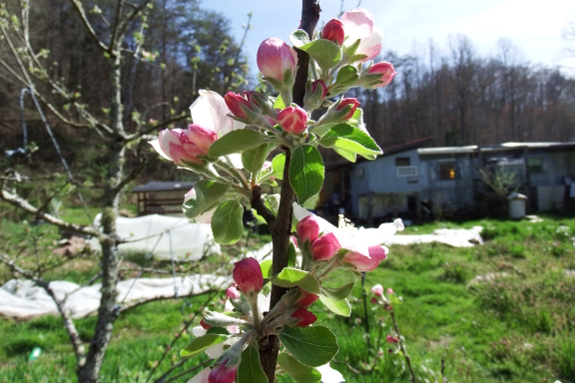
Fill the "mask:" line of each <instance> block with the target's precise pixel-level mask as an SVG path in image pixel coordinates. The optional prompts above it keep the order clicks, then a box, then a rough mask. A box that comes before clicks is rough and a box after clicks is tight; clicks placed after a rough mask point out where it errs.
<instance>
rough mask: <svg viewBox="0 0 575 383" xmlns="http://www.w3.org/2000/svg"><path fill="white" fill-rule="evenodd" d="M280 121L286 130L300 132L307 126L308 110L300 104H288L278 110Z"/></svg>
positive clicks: (294, 132)
mask: <svg viewBox="0 0 575 383" xmlns="http://www.w3.org/2000/svg"><path fill="white" fill-rule="evenodd" d="M278 123H279V124H280V126H281V127H282V129H283V130H285V131H286V132H288V133H293V134H300V133H302V132H303V131H305V129H306V127H307V112H306V111H305V110H304V109H302V108H300V107H299V106H288V107H287V108H285V109H284V110H282V111H280V112H278Z"/></svg>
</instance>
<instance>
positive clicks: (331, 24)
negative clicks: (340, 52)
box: [321, 19, 345, 46]
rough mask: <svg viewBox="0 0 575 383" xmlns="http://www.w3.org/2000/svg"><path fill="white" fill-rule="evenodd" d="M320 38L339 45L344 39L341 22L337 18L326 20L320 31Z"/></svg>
mask: <svg viewBox="0 0 575 383" xmlns="http://www.w3.org/2000/svg"><path fill="white" fill-rule="evenodd" d="M321 38H322V39H326V40H330V41H333V42H334V43H337V45H339V46H341V44H343V40H344V39H345V31H344V30H343V23H342V22H341V21H339V20H337V19H331V20H330V21H328V22H327V24H326V25H325V27H323V30H322V31H321Z"/></svg>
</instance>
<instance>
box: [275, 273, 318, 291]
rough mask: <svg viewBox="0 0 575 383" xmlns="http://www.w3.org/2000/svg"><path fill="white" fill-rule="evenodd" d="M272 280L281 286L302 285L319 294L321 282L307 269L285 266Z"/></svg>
mask: <svg viewBox="0 0 575 383" xmlns="http://www.w3.org/2000/svg"><path fill="white" fill-rule="evenodd" d="M271 282H272V283H273V284H274V285H276V286H280V287H296V286H298V287H301V288H302V289H303V290H305V291H307V292H309V293H313V294H319V293H320V289H319V282H318V280H317V279H315V277H314V276H313V275H311V274H310V273H308V272H307V271H304V270H300V269H296V268H293V267H284V269H283V270H282V271H281V272H280V273H279V274H278V275H277V276H276V277H275V278H272V280H271Z"/></svg>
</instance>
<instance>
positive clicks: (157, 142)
mask: <svg viewBox="0 0 575 383" xmlns="http://www.w3.org/2000/svg"><path fill="white" fill-rule="evenodd" d="M148 143H149V144H150V145H152V147H153V148H154V149H155V150H156V152H158V154H159V155H160V156H162V157H164V158H165V159H166V160H168V161H173V160H172V159H171V158H170V157H168V155H167V154H166V153H164V151H163V150H162V148H161V147H160V140H152V141H149V142H148Z"/></svg>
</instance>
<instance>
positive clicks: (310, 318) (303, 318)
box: [291, 307, 317, 327]
mask: <svg viewBox="0 0 575 383" xmlns="http://www.w3.org/2000/svg"><path fill="white" fill-rule="evenodd" d="M291 316H292V318H296V319H299V322H297V323H296V324H295V325H296V326H298V327H307V326H309V325H310V324H312V323H314V322H315V321H316V320H317V317H316V316H315V315H314V314H313V313H311V312H310V311H308V309H306V308H305V307H300V308H299V309H297V310H296V311H294V312H293V314H291Z"/></svg>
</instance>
